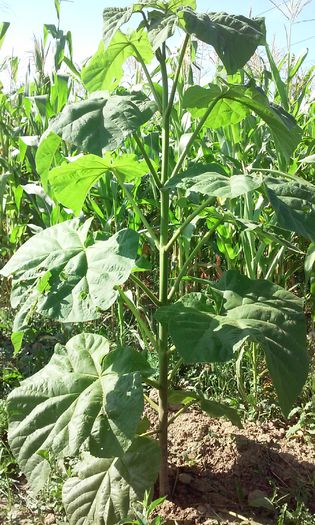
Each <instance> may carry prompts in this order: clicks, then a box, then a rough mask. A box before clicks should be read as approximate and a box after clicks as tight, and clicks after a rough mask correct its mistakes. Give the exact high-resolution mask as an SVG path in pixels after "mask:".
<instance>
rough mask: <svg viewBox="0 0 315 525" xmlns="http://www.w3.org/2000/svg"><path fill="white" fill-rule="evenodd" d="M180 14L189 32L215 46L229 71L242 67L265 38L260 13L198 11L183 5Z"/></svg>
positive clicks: (263, 24) (263, 42)
mask: <svg viewBox="0 0 315 525" xmlns="http://www.w3.org/2000/svg"><path fill="white" fill-rule="evenodd" d="M181 18H182V22H183V24H182V25H183V28H184V29H185V31H187V33H188V34H190V35H194V36H195V37H196V38H198V39H199V40H202V41H203V42H205V43H206V44H210V45H211V46H213V47H214V49H215V50H216V52H217V54H218V55H219V57H220V59H221V60H222V62H223V64H224V66H225V68H226V70H227V72H228V73H229V74H234V73H236V71H237V70H238V69H240V68H241V67H243V66H244V65H245V64H246V63H247V62H248V60H249V59H250V58H251V56H252V55H253V54H254V53H255V51H256V48H257V47H258V46H260V45H264V44H265V41H266V28H265V20H264V18H261V17H258V18H246V17H245V16H241V15H240V16H237V15H228V14H227V13H207V14H206V13H201V14H199V13H194V12H193V11H192V10H190V9H185V10H184V11H183V12H182V14H181Z"/></svg>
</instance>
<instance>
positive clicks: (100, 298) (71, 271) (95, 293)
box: [0, 220, 139, 322]
mask: <svg viewBox="0 0 315 525" xmlns="http://www.w3.org/2000/svg"><path fill="white" fill-rule="evenodd" d="M90 224H91V220H88V221H86V223H84V224H80V222H79V221H78V220H72V221H66V222H63V223H61V224H57V225H55V226H52V227H50V228H47V229H46V230H43V231H41V232H40V233H38V234H37V235H34V237H31V238H30V239H29V240H28V241H26V243H25V244H23V245H22V246H21V247H20V248H19V249H18V250H17V252H16V253H15V254H14V255H13V257H12V258H11V259H10V261H9V262H8V263H7V264H6V265H5V266H4V268H2V270H1V271H0V274H1V275H4V276H6V277H8V276H12V277H13V289H12V295H11V302H12V307H13V308H17V307H18V306H20V307H22V308H23V306H24V304H25V303H26V302H27V300H28V298H29V297H31V298H32V304H33V303H34V302H35V303H36V310H37V312H39V313H41V314H43V315H44V316H46V317H49V318H51V319H56V320H58V321H61V322H82V321H90V320H92V319H97V318H98V317H100V316H101V310H106V309H107V308H109V307H110V306H111V305H112V304H113V303H114V302H115V300H116V298H117V293H118V292H117V291H116V290H115V287H116V286H117V285H119V284H122V283H124V282H125V281H126V280H127V279H128V277H129V274H130V272H131V270H132V268H133V267H134V266H135V260H136V257H137V248H138V237H139V236H138V234H137V233H136V232H135V231H133V230H121V231H120V232H118V233H116V234H115V235H113V236H112V237H110V238H109V239H108V240H106V241H102V240H96V241H94V242H93V241H92V240H91V239H89V238H88V230H89V227H90ZM47 271H49V272H50V273H51V276H50V279H49V290H48V291H46V292H45V293H41V292H40V291H39V290H38V288H37V286H38V282H39V280H40V279H41V277H42V276H43V275H44V274H45V273H46V272H47ZM34 294H35V295H34Z"/></svg>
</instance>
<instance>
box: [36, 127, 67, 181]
mask: <svg viewBox="0 0 315 525" xmlns="http://www.w3.org/2000/svg"><path fill="white" fill-rule="evenodd" d="M60 144H61V138H60V137H59V136H58V135H56V133H54V132H53V131H50V132H48V133H45V134H44V135H43V136H42V138H41V140H40V143H39V145H38V149H37V151H36V156H35V162H36V170H37V172H38V174H39V175H40V178H41V182H42V185H43V188H44V190H45V191H47V177H48V173H49V170H50V168H51V165H52V163H53V160H54V158H55V155H56V154H57V152H58V150H59V147H60Z"/></svg>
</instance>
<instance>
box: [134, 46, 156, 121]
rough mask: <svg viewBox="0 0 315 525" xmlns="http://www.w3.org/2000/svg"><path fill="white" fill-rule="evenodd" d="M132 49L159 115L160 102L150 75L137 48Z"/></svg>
mask: <svg viewBox="0 0 315 525" xmlns="http://www.w3.org/2000/svg"><path fill="white" fill-rule="evenodd" d="M132 47H133V49H134V51H135V55H136V57H137V60H138V61H139V62H140V64H141V66H142V69H143V72H144V74H145V76H146V79H147V82H148V84H149V86H150V89H151V92H152V95H153V97H154V100H155V102H156V105H157V107H158V110H159V112H160V113H162V106H161V101H160V99H159V96H158V94H157V91H156V89H155V87H154V84H153V81H152V78H151V75H150V73H149V71H148V68H147V66H146V64H145V63H144V60H143V58H142V56H141V55H140V53H139V51H138V50H137V48H136V47H135V46H132Z"/></svg>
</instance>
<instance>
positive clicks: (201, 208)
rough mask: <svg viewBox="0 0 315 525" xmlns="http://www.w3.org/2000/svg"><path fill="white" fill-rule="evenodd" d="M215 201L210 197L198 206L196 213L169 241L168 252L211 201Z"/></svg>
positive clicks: (166, 248) (193, 213) (189, 217)
mask: <svg viewBox="0 0 315 525" xmlns="http://www.w3.org/2000/svg"><path fill="white" fill-rule="evenodd" d="M212 200H213V197H209V198H208V199H206V200H205V201H204V202H203V203H202V204H200V206H198V207H197V208H196V209H195V211H193V212H192V213H191V214H190V215H188V217H187V219H186V220H185V221H184V222H183V224H182V225H181V226H180V227H179V228H178V230H176V232H175V233H174V235H173V237H171V239H170V240H169V241H168V243H167V245H166V246H165V250H166V251H168V250H170V248H171V247H172V246H173V244H174V243H175V241H176V240H177V239H178V237H179V236H180V235H181V233H182V232H183V231H184V229H185V228H186V226H188V225H189V224H190V223H191V221H192V220H193V219H194V218H195V217H197V216H198V215H199V213H200V212H201V211H202V210H204V209H205V208H206V207H207V206H209V204H210V203H211V201H212Z"/></svg>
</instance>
